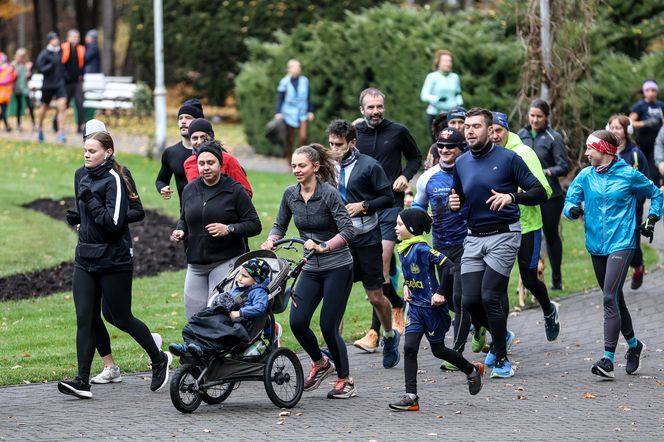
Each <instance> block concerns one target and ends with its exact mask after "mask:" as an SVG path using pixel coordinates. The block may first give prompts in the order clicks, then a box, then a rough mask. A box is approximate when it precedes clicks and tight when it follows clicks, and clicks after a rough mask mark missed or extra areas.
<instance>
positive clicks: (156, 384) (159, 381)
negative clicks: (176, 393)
mask: <svg viewBox="0 0 664 442" xmlns="http://www.w3.org/2000/svg"><path fill="white" fill-rule="evenodd" d="M161 354H162V360H161V362H159V363H157V364H155V363H152V382H151V383H150V390H152V391H159V390H161V389H162V388H164V386H165V385H166V384H167V383H168V369H169V367H170V366H171V362H173V355H172V354H170V353H169V352H163V351H162V352H161Z"/></svg>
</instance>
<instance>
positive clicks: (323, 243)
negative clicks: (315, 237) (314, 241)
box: [318, 241, 327, 249]
mask: <svg viewBox="0 0 664 442" xmlns="http://www.w3.org/2000/svg"><path fill="white" fill-rule="evenodd" d="M318 245H319V246H320V247H321V249H327V243H326V242H325V241H321V242H319V243H318Z"/></svg>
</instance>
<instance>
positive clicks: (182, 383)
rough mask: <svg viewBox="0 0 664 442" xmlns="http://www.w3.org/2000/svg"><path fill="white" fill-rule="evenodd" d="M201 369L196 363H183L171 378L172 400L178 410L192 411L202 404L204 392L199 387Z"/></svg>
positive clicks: (183, 411)
mask: <svg viewBox="0 0 664 442" xmlns="http://www.w3.org/2000/svg"><path fill="white" fill-rule="evenodd" d="M198 376H200V370H199V369H198V367H196V366H195V365H191V364H184V365H181V366H180V367H179V368H178V369H177V370H175V373H173V378H172V379H171V402H173V405H174V406H175V408H177V409H178V411H180V412H182V413H191V412H193V411H195V410H196V409H197V408H198V406H199V405H200V404H201V400H202V399H203V392H202V391H200V390H199V388H198V382H197V380H198Z"/></svg>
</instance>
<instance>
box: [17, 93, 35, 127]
mask: <svg viewBox="0 0 664 442" xmlns="http://www.w3.org/2000/svg"><path fill="white" fill-rule="evenodd" d="M14 100H15V101H16V123H17V124H18V125H19V126H20V125H21V116H22V114H23V100H25V102H26V103H27V104H28V111H29V112H30V120H32V124H33V125H34V124H35V109H34V107H33V106H32V101H30V97H29V96H28V95H24V94H17V93H14Z"/></svg>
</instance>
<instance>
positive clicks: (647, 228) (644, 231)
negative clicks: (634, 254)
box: [639, 215, 658, 243]
mask: <svg viewBox="0 0 664 442" xmlns="http://www.w3.org/2000/svg"><path fill="white" fill-rule="evenodd" d="M657 219H658V218H657V217H656V216H655V215H648V219H646V222H645V223H643V224H641V226H640V227H639V229H641V235H643V236H645V237H646V238H648V239H649V241H648V243H652V239H653V237H654V236H655V223H656V222H657Z"/></svg>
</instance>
